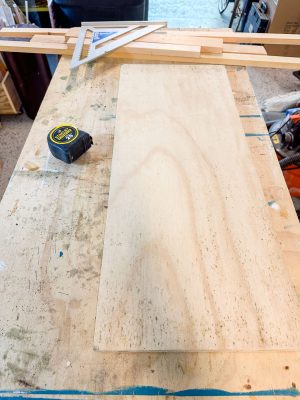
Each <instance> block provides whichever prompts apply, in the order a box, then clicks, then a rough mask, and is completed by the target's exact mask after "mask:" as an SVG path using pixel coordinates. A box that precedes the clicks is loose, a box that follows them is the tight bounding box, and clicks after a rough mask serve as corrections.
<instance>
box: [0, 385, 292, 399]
mask: <svg viewBox="0 0 300 400" xmlns="http://www.w3.org/2000/svg"><path fill="white" fill-rule="evenodd" d="M0 393H2V394H12V395H13V396H7V395H6V396H5V399H10V400H28V397H23V396H17V394H19V395H20V394H26V395H41V394H42V395H56V396H57V395H63V396H66V395H75V396H99V395H101V396H111V395H113V396H126V395H127V396H177V397H184V396H185V397H191V396H195V397H204V396H206V397H225V396H229V397H238V396H258V397H259V396H286V397H299V396H300V391H299V390H298V389H296V388H295V387H291V388H287V389H270V390H257V391H250V392H249V391H247V392H229V391H227V390H221V389H206V388H202V389H186V390H179V391H170V390H168V389H165V388H161V387H156V386H128V387H124V388H119V389H115V390H110V391H107V392H90V391H86V390H72V389H71V390H51V389H45V390H43V389H32V390H22V389H21V390H20V389H18V390H0ZM34 399H35V400H57V398H56V399H52V398H45V397H43V398H38V397H34ZM60 400H61V399H60ZM63 400H66V399H63ZM72 400H74V399H72ZM76 400H78V399H76Z"/></svg>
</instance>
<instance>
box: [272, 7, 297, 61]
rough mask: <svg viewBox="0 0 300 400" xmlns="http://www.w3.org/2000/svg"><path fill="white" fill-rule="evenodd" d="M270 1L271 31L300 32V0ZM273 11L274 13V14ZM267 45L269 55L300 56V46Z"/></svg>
mask: <svg viewBox="0 0 300 400" xmlns="http://www.w3.org/2000/svg"><path fill="white" fill-rule="evenodd" d="M276 2H277V5H276ZM268 3H270V11H271V13H270V16H271V19H272V20H271V24H270V26H269V30H268V32H269V33H294V34H300V0H277V1H276V0H269V1H268ZM272 3H273V4H272ZM272 13H274V14H273V16H272V15H271V14H272ZM265 47H266V50H267V52H268V54H269V55H274V56H275V55H276V56H288V57H300V46H281V45H267V46H265Z"/></svg>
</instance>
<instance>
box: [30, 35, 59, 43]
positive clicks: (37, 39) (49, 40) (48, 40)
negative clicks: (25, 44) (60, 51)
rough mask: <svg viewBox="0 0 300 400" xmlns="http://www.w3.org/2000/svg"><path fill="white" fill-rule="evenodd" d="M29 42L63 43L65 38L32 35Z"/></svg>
mask: <svg viewBox="0 0 300 400" xmlns="http://www.w3.org/2000/svg"><path fill="white" fill-rule="evenodd" d="M30 41H31V42H38V43H65V41H66V37H65V36H64V35H34V36H32V38H31V40H30Z"/></svg>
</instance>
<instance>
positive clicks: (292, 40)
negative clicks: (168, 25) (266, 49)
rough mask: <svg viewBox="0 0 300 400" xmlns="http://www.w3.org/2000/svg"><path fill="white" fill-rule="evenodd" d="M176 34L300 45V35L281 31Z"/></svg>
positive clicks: (232, 41) (234, 41) (224, 39)
mask: <svg viewBox="0 0 300 400" xmlns="http://www.w3.org/2000/svg"><path fill="white" fill-rule="evenodd" d="M175 34H176V35H182V36H194V37H195V36H196V37H210V38H221V39H223V41H224V43H256V44H259V43H260V44H293V45H300V35H294V34H281V33H245V32H229V31H228V32H227V31H223V32H219V31H218V32H216V31H198V30H197V31H176V33H175Z"/></svg>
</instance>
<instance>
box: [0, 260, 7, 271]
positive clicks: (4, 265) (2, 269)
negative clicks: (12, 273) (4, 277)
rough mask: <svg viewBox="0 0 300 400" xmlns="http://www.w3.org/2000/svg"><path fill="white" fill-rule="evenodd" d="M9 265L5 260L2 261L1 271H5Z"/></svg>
mask: <svg viewBox="0 0 300 400" xmlns="http://www.w3.org/2000/svg"><path fill="white" fill-rule="evenodd" d="M6 267H7V265H6V263H5V262H4V261H3V260H0V271H4V270H5V269H6Z"/></svg>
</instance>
